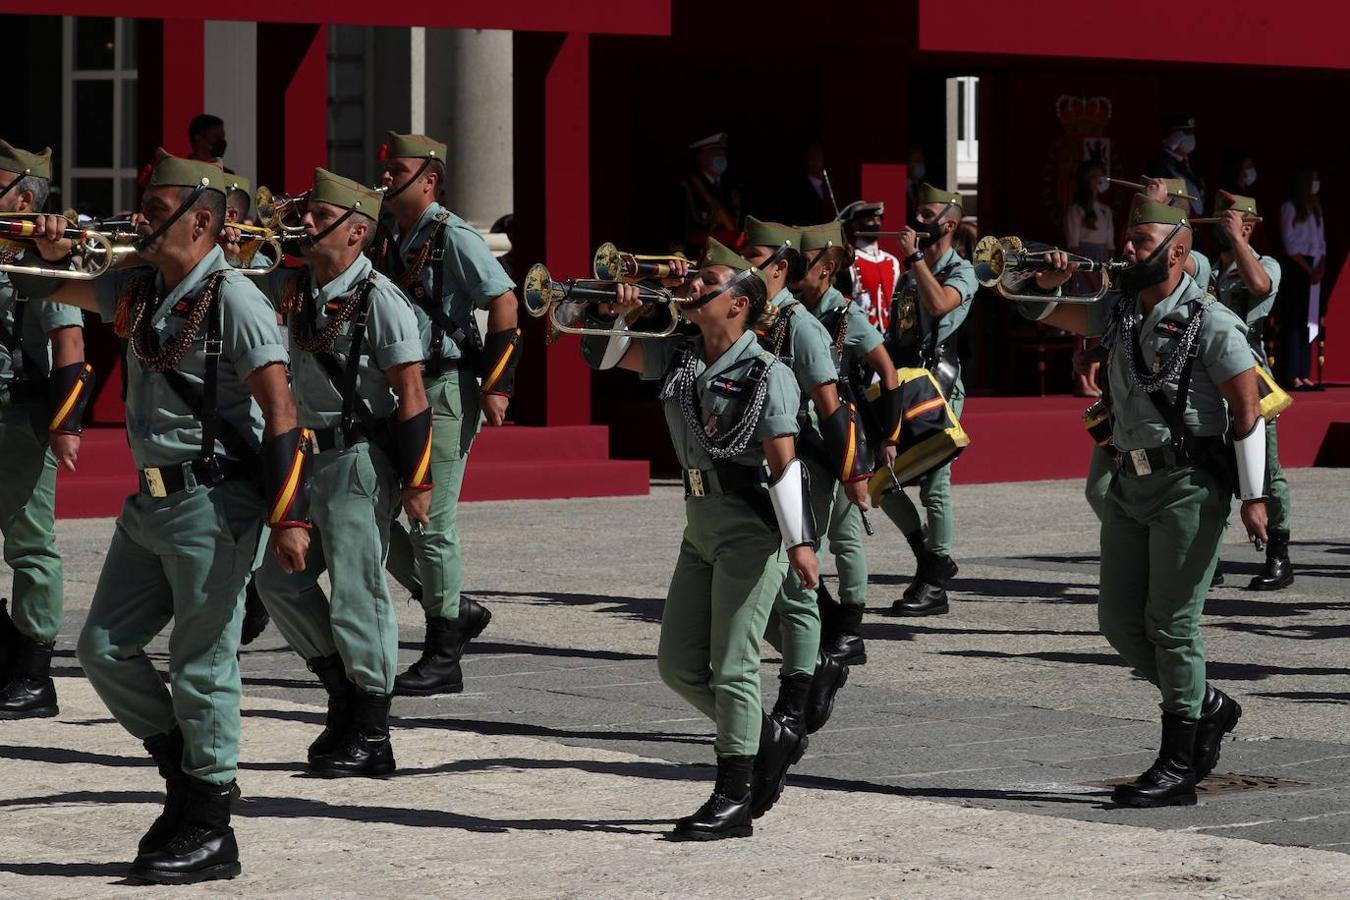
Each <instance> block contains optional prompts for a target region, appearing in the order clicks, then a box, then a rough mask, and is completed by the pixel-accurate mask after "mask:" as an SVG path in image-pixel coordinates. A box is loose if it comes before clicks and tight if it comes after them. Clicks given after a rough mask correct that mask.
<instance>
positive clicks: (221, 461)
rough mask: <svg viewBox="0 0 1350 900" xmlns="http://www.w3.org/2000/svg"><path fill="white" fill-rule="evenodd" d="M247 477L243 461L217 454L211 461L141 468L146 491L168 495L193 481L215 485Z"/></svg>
mask: <svg viewBox="0 0 1350 900" xmlns="http://www.w3.org/2000/svg"><path fill="white" fill-rule="evenodd" d="M189 475H190V476H191V477H192V483H189V482H188V476H189ZM246 477H247V473H246V472H245V471H244V467H243V466H241V465H240V464H239V463H237V462H235V461H234V460H232V459H226V458H225V457H223V456H215V457H212V458H211V459H210V460H201V459H194V460H193V461H192V462H185V463H178V464H177V465H172V466H151V467H150V468H148V469H141V471H140V474H139V481H140V489H141V493H142V494H148V495H149V496H151V497H167V496H169V495H170V494H176V493H178V492H179V491H185V490H187V489H188V488H190V487H192V486H193V484H196V485H200V486H201V487H212V486H214V485H217V484H220V483H221V482H222V481H232V480H234V479H239V478H246Z"/></svg>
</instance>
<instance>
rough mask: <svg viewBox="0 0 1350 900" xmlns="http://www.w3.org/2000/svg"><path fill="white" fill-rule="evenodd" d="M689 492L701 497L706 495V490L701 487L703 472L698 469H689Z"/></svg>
mask: <svg viewBox="0 0 1350 900" xmlns="http://www.w3.org/2000/svg"><path fill="white" fill-rule="evenodd" d="M688 475H689V494H690V495H691V496H694V497H703V496H706V495H707V493H708V492H707V490H706V489H705V488H704V487H703V473H702V472H701V471H699V470H698V469H689V470H688Z"/></svg>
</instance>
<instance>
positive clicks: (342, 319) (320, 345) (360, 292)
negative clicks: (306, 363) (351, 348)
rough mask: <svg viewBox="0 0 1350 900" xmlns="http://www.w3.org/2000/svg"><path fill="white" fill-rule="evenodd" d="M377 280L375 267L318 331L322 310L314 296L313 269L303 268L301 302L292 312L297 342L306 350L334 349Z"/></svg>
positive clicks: (300, 283) (296, 344) (293, 329)
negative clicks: (316, 329)
mask: <svg viewBox="0 0 1350 900" xmlns="http://www.w3.org/2000/svg"><path fill="white" fill-rule="evenodd" d="M374 280H375V273H374V271H372V272H371V274H370V275H367V276H366V277H365V279H364V280H362V282H361V283H360V284H358V285H357V286H356V287H355V288H353V289H352V291H351V293H349V294H348V295H347V296H346V297H345V298H343V301H342V306H341V308H339V309H338V311H337V312H336V313H334V314H333V316H332V317H331V318H330V319H329V320H328V323H327V324H326V325H324V326H323V329H322V330H320V331H319V332H318V333H317V334H315V332H314V323H315V319H316V318H317V317H318V310H317V309H316V308H315V304H314V296H313V295H312V294H311V293H310V283H309V269H305V270H304V271H302V272H301V273H300V274H299V275H298V276H297V277H296V282H297V290H298V292H299V303H297V307H298V308H297V309H295V310H294V311H293V312H292V313H291V339H292V340H293V341H295V346H296V347H298V348H300V349H301V350H303V351H305V352H306V353H328V352H330V351H331V350H332V349H333V344H335V343H336V342H337V339H338V335H339V334H340V333H341V332H342V327H343V326H344V325H346V324H347V323H348V322H350V321H351V320H352V318H353V317H354V316H355V315H356V308H357V306H358V305H360V303H361V298H362V297H363V296H364V295H365V293H366V292H367V291H368V290H369V285H371V284H372V283H373V282H374Z"/></svg>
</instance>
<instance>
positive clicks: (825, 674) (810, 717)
mask: <svg viewBox="0 0 1350 900" xmlns="http://www.w3.org/2000/svg"><path fill="white" fill-rule="evenodd" d="M847 681H848V666H846V665H844V664H843V663H841V662H840V661H839V660H838V659H836V658H835V657H833V656H831V655H830V654H828V653H826V652H825V651H824V650H821V651H820V656H819V657H817V658H816V671H815V674H814V675H812V676H811V692H810V693H809V694H808V695H807V698H806V733H807V734H815V733H816V732H817V731H819V730H820V729H822V728H824V727H825V723H826V722H828V721H830V715H831V714H832V713H833V712H834V695H835V694H837V693H839V689H840V688H842V687H843V686H844V684H845V683H846V682H847Z"/></svg>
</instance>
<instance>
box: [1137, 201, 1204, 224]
mask: <svg viewBox="0 0 1350 900" xmlns="http://www.w3.org/2000/svg"><path fill="white" fill-rule="evenodd" d="M1135 225H1184V226H1186V227H1187V228H1190V227H1191V220H1190V219H1189V218H1188V217H1187V215H1186V210H1184V209H1177V208H1176V207H1175V206H1169V205H1167V204H1166V203H1159V202H1157V201H1156V200H1150V199H1149V198H1148V197H1147V196H1145V195H1144V194H1135V195H1134V202H1133V203H1131V204H1130V227H1131V228H1133V227H1134V226H1135Z"/></svg>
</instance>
